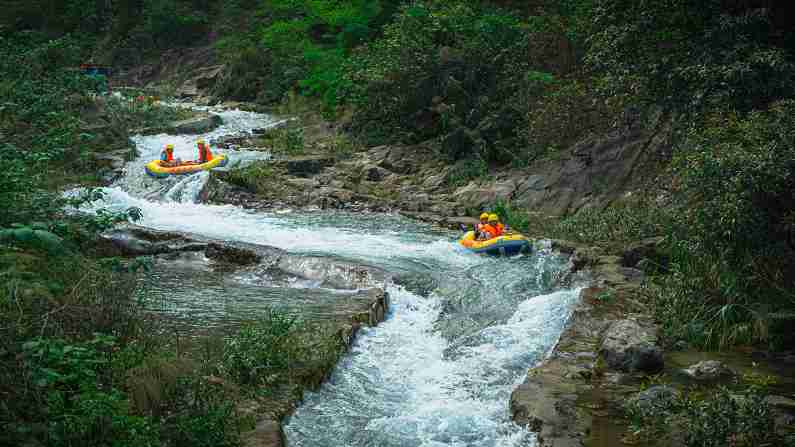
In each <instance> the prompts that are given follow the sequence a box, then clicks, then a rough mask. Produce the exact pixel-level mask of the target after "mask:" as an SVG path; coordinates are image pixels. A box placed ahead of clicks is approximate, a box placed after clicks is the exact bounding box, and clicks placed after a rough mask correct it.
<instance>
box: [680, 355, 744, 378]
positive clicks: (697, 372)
mask: <svg viewBox="0 0 795 447" xmlns="http://www.w3.org/2000/svg"><path fill="white" fill-rule="evenodd" d="M682 374H684V375H686V376H687V377H689V378H691V379H693V380H698V381H700V382H713V381H717V380H720V379H727V378H731V377H734V376H735V372H734V371H732V369H731V368H729V367H728V366H726V365H724V364H723V363H721V362H719V361H717V360H704V361H702V362H698V363H696V364H695V365H691V366H690V367H688V368H687V369H684V370H682Z"/></svg>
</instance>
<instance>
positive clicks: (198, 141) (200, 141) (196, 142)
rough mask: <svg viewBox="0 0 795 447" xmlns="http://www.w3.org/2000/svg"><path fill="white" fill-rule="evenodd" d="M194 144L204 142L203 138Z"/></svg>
mask: <svg viewBox="0 0 795 447" xmlns="http://www.w3.org/2000/svg"><path fill="white" fill-rule="evenodd" d="M196 144H204V140H199V141H197V142H196Z"/></svg>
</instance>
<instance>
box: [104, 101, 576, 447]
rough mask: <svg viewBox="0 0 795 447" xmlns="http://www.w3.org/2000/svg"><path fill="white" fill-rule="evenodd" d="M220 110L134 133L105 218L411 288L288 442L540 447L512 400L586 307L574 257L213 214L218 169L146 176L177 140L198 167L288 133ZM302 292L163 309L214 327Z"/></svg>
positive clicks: (417, 234)
mask: <svg viewBox="0 0 795 447" xmlns="http://www.w3.org/2000/svg"><path fill="white" fill-rule="evenodd" d="M209 111H210V112H212V113H217V114H219V115H220V116H221V118H222V120H223V125H222V126H221V127H219V128H217V129H216V130H214V131H212V132H210V133H208V134H205V135H198V136H176V137H175V136H169V135H153V136H136V137H134V142H135V144H136V148H137V150H138V153H139V157H138V158H137V159H136V160H134V161H132V162H129V163H128V164H127V166H126V168H125V173H124V175H123V176H122V177H121V178H120V179H119V180H118V181H117V182H116V183H115V184H114V185H112V186H111V187H108V188H105V189H104V192H105V194H106V198H105V200H104V201H103V202H101V203H99V202H98V203H95V204H94V205H93V206H94V209H99V208H101V207H105V208H110V209H114V210H118V211H121V210H124V209H127V208H129V207H132V206H134V207H137V208H140V209H141V211H142V213H143V218H142V220H141V221H139V222H138V224H139V225H142V226H145V227H149V228H153V229H157V230H170V231H180V232H187V233H193V234H197V235H201V236H204V237H208V238H214V239H223V240H232V241H242V242H247V243H254V244H263V245H270V246H275V247H279V248H283V249H285V250H287V251H288V252H290V253H297V254H311V255H315V256H324V257H334V258H342V259H347V260H351V261H355V262H358V263H363V264H367V265H372V266H376V267H379V268H381V269H383V270H385V271H387V272H389V273H390V274H391V275H392V276H394V277H395V278H408V279H404V280H403V282H401V281H396V282H395V283H392V282H390V283H388V284H387V285H386V289H387V291H388V293H389V294H390V303H391V304H390V311H389V314H388V316H387V319H386V321H385V322H384V323H382V324H380V325H379V326H378V327H375V328H367V329H363V330H362V331H361V332H360V333H359V336H358V337H357V340H356V341H355V342H354V344H353V346H352V349H351V352H350V353H349V354H348V355H346V356H345V357H344V359H343V360H342V361H341V363H340V365H339V366H338V367H337V368H336V370H335V371H334V373H333V375H332V376H331V378H330V380H329V381H328V382H327V383H326V384H324V385H323V386H322V387H321V389H320V390H318V391H317V392H313V393H308V395H307V396H306V399H305V402H304V404H303V405H302V406H301V407H300V408H298V410H297V411H296V412H295V414H294V415H293V416H292V417H291V418H290V420H289V421H288V423H287V425H286V426H285V433H286V437H287V441H288V445H289V446H291V447H294V446H303V447H323V446H328V447H339V446H351V447H354V446H356V447H359V446H396V447H397V446H412V447H413V446H422V447H442V446H456V447H458V446H462V447H463V446H532V445H535V437H534V435H532V434H531V433H529V432H528V431H526V430H525V429H523V428H521V427H518V426H516V425H515V424H513V423H512V422H511V419H510V414H509V411H508V401H509V396H510V393H511V391H512V390H513V389H514V388H515V387H516V386H517V385H518V384H519V383H520V382H521V381H522V379H523V377H524V375H525V373H526V372H527V370H528V368H530V367H532V366H533V365H535V364H537V363H538V362H540V361H542V360H543V359H544V358H545V356H547V355H548V353H549V352H550V350H551V349H552V348H553V347H554V345H555V343H556V342H557V339H558V337H559V336H560V333H561V331H562V329H563V327H564V325H565V322H566V320H567V319H568V318H569V316H570V314H571V311H572V309H573V307H574V304H575V302H576V299H577V296H578V290H577V289H568V290H567V289H560V287H559V286H558V285H557V281H556V278H557V277H558V275H559V274H560V272H561V271H563V270H564V268H565V262H564V260H562V259H560V258H559V257H557V256H555V255H554V254H552V253H551V252H550V251H549V250H547V249H544V248H543V247H541V248H540V249H539V250H537V251H536V252H535V253H534V254H532V255H525V256H519V257H516V258H511V259H498V258H489V257H481V256H477V255H473V254H471V253H467V252H465V251H463V250H462V249H461V248H460V247H459V246H458V245H457V244H456V243H455V238H456V236H457V235H456V234H455V233H451V232H447V231H443V230H438V229H433V228H430V227H428V226H427V225H425V224H420V223H417V222H414V221H410V220H407V219H404V218H401V217H399V216H393V215H379V214H362V213H342V212H328V211H314V212H308V211H293V210H283V211H282V212H274V213H262V212H254V211H248V210H244V209H242V208H239V207H236V206H231V205H211V204H205V203H201V201H200V200H199V197H200V196H201V194H200V192H201V191H202V190H203V188H205V186H206V184H207V181H208V179H209V173H207V172H201V173H197V174H194V175H189V176H182V177H174V178H168V179H155V178H151V177H148V176H146V174H145V173H144V168H143V166H144V164H145V163H146V162H148V161H150V160H152V159H155V158H157V157H158V155H159V153H160V150H161V149H162V147H163V146H164V145H165V144H168V143H170V144H174V145H175V156H176V157H179V158H184V159H192V158H195V157H196V149H195V142H196V140H198V139H199V138H203V139H204V140H207V141H210V140H213V139H216V138H219V137H222V136H225V135H238V134H245V133H250V132H251V131H252V130H253V129H255V128H263V127H268V126H273V125H275V124H276V120H274V119H273V118H271V117H269V116H266V115H261V114H256V113H251V112H243V111H238V110H220V109H216V110H213V109H210V110H209ZM214 151H215V152H217V153H226V154H227V155H228V156H229V157H230V160H231V163H230V165H229V167H228V169H234V168H235V167H237V166H241V165H243V164H245V163H249V162H251V161H253V160H268V159H269V158H270V153H268V152H263V151H259V150H247V149H240V150H225V149H215V148H214ZM414 282H417V283H422V284H431V286H430V287H427V289H428V290H427V291H423V290H420V289H421V288H419V287H412V284H414ZM203 287H206V288H209V287H212V284H206V285H204V286H203ZM301 287H308V288H311V287H312V285H311V284H310V283H300V284H298V285H293V286H291V287H290V288H289V290H287V288H285V289H283V290H282V289H279V288H278V287H274V288H270V289H268V292H267V294H268V297H267V300H265V299H264V298H263V297H262V296H261V294H262V293H264V292H259V291H258V289H257V288H256V287H254V286H252V287H249V288H246V289H242V288H240V289H223V290H219V291H218V292H217V293H216V294H203V292H201V291H200V290H198V289H197V292H196V294H195V295H194V296H186V295H190V294H191V292H190V291H186V290H181V291H179V294H181V295H177V294H176V293H175V294H172V295H169V294H168V293H164V294H163V299H164V300H166V301H168V300H180V301H179V302H180V303H187V304H180V305H179V306H176V307H174V309H176V310H174V312H183V313H185V314H186V316H185V317H186V318H198V319H206V320H207V321H208V322H212V321H214V320H215V319H223V318H226V317H227V315H228V314H230V313H234V312H235V311H237V310H239V309H235V308H234V307H235V306H245V308H244V311H243V312H238V313H243V314H245V315H247V316H249V317H251V318H256V314H257V312H258V310H260V311H261V310H264V309H265V307H266V306H270V305H272V304H273V303H274V302H278V301H279V299H283V300H287V299H289V297H291V296H295V295H294V294H295V293H301V290H302V289H301ZM203 290H206V289H203ZM230 290H231V291H230ZM280 290H281V291H280ZM303 290H306V292H305V293H307V294H310V289H303ZM230 293H233V294H234V293H240V294H243V293H245V297H242V296H241V297H240V299H239V300H234V299H230V300H229V301H227V302H225V303H224V304H223V305H221V306H218V305H216V303H215V302H212V301H210V300H209V298H208V297H209V296H212V297H214V299H218V297H220V296H223V294H227V295H228V294H230ZM280 297H281V298H280ZM192 303H193V304H192ZM195 303H201V304H202V306H204V307H202V308H201V309H203V311H202V312H197V311H195V310H191V309H195V308H191V307H190V306H193V305H195Z"/></svg>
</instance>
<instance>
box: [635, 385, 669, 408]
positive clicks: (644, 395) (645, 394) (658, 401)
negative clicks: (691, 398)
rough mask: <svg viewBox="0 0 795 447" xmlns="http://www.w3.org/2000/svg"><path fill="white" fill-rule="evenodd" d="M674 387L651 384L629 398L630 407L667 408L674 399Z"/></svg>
mask: <svg viewBox="0 0 795 447" xmlns="http://www.w3.org/2000/svg"><path fill="white" fill-rule="evenodd" d="M676 394H677V392H676V388H673V387H670V386H667V385H656V386H652V387H650V388H648V389H646V390H644V391H641V392H640V393H638V394H637V395H636V396H635V397H633V398H632V399H630V400H629V402H628V404H629V406H630V407H633V408H636V409H638V410H640V411H653V410H655V409H665V408H669V407H670V406H671V405H672V404H673V402H674V400H675V399H676Z"/></svg>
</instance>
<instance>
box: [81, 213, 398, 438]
mask: <svg viewBox="0 0 795 447" xmlns="http://www.w3.org/2000/svg"><path fill="white" fill-rule="evenodd" d="M94 251H95V253H96V254H98V255H102V256H155V257H156V259H160V258H166V259H173V258H175V257H180V256H184V257H185V259H188V260H189V259H191V255H194V254H202V255H203V256H204V258H206V259H207V260H208V261H209V264H210V268H212V269H218V270H222V271H238V270H245V269H257V270H258V271H262V270H263V269H264V270H265V272H266V273H267V275H268V276H269V277H271V278H286V279H285V281H287V282H289V281H291V280H294V279H304V280H311V281H312V282H314V283H315V284H318V286H319V287H325V288H332V289H339V290H346V291H350V292H351V293H344V294H336V295H338V298H337V299H335V300H328V302H326V300H324V302H323V303H312V304H311V305H310V306H311V309H307V312H306V313H307V315H302V317H303V318H305V319H308V320H311V321H314V322H320V323H323V324H326V325H331V327H332V329H331V330H330V331H327V332H325V333H324V334H323V335H322V336H323V337H327V339H323V340H317V346H318V347H319V348H318V349H323V350H324V352H325V351H327V352H325V354H323V355H326V354H328V357H329V358H337V359H338V358H339V356H341V355H342V353H344V352H346V351H347V350H348V348H349V347H350V346H351V344H352V343H353V340H354V339H355V337H356V334H357V332H358V330H359V329H360V328H361V327H362V326H375V325H377V324H378V323H380V322H382V321H383V320H384V318H385V315H386V313H387V311H388V309H389V296H388V294H387V293H386V291H385V290H384V284H385V282H386V280H387V278H386V273H385V272H384V271H383V270H381V269H379V268H377V267H372V266H368V265H361V264H355V263H351V262H349V261H343V260H339V259H334V258H324V257H315V256H299V255H292V254H289V253H287V252H285V251H284V250H282V249H279V248H276V247H269V246H264V245H255V244H247V243H241V242H226V241H217V240H211V239H207V238H203V237H200V236H197V235H191V234H185V233H177V232H166V231H157V230H151V229H147V228H142V227H137V226H134V225H129V226H126V227H123V228H117V229H114V230H110V231H108V232H106V233H105V234H103V235H102V236H101V237H100V238H99V239H98V240H97V241H96V242H95V244H94ZM156 262H157V261H156ZM336 295H335V296H336ZM298 312H301V309H298ZM318 354H319V355H320V354H321V353H318ZM335 365H336V361H330V362H326V363H323V364H322V365H316V366H314V367H312V368H311V369H309V370H306V369H302V370H300V371H298V372H293V373H291V374H296V376H295V377H292V376H291V378H290V381H291V382H293V383H297V384H299V385H298V387H296V388H293V389H291V390H289V391H287V392H284V393H277V394H274V395H272V396H269V397H266V398H258V399H256V400H254V399H252V400H247V401H244V402H242V403H241V404H240V405H239V406H238V414H239V415H240V416H241V418H242V420H249V421H253V430H251V431H249V432H247V433H244V434H243V443H244V445H246V446H251V447H254V446H256V447H280V446H283V445H284V435H283V432H282V422H283V421H284V420H285V418H287V417H289V416H290V414H292V412H293V411H294V410H295V408H296V407H297V405H298V404H299V403H300V402H301V400H302V398H303V391H304V390H307V389H309V390H312V389H317V388H318V387H320V385H321V384H322V383H323V381H324V380H325V379H326V378H327V377H328V375H329V374H330V373H331V371H332V369H333V368H334V366H335ZM219 380H220V379H219Z"/></svg>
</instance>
